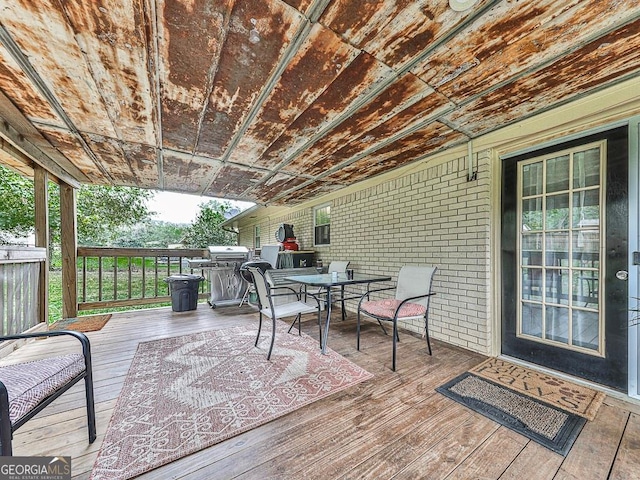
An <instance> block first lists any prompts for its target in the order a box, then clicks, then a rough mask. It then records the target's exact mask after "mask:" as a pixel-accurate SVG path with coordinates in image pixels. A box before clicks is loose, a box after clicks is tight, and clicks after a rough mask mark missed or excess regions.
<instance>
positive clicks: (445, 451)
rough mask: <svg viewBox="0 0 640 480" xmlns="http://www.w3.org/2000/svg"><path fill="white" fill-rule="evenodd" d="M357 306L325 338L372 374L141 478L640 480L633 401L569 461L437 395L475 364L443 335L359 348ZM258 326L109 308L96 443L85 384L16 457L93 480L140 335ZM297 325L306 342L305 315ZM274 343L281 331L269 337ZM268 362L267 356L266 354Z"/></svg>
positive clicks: (602, 418) (377, 338) (243, 319)
mask: <svg viewBox="0 0 640 480" xmlns="http://www.w3.org/2000/svg"><path fill="white" fill-rule="evenodd" d="M353 317H354V316H353V314H350V315H349V318H348V319H347V320H346V321H344V322H342V321H340V320H339V312H336V313H335V316H334V320H333V322H332V325H331V332H330V335H329V346H330V348H332V349H334V350H336V351H337V352H339V353H340V354H342V355H343V356H345V357H347V358H349V359H351V360H352V361H353V362H355V363H357V364H358V365H360V366H362V367H363V368H365V369H367V370H368V371H370V372H371V373H373V374H374V375H375V376H374V378H373V379H372V380H369V381H367V382H363V383H361V384H358V385H356V386H354V387H352V388H349V389H347V390H344V391H341V392H338V393H336V394H334V395H331V396H329V397H327V398H325V399H322V400H319V401H317V402H314V403H312V404H310V405H307V406H305V407H303V408H300V409H298V410H296V411H294V412H292V413H290V414H288V415H285V416H284V417H281V418H279V419H277V420H275V421H273V422H270V423H268V424H266V425H263V426H260V427H258V428H256V429H254V430H251V431H249V432H246V433H243V434H241V435H238V436H236V437H233V438H231V439H229V440H227V441H225V442H222V443H220V444H218V445H214V446H213V447H210V448H208V449H205V450H203V451H201V452H197V453H195V454H193V455H190V456H188V457H185V458H182V459H180V460H178V461H176V462H173V463H171V464H169V465H166V466H164V467H161V468H158V469H156V470H153V471H151V472H148V473H146V474H143V475H142V476H140V477H138V478H141V479H145V480H151V479H154V480H159V479H162V480H165V479H169V478H171V479H181V480H209V479H216V480H217V479H232V478H234V479H235V478H237V479H260V480H262V479H266V478H272V479H299V478H305V480H311V479H323V480H326V479H361V478H371V479H385V478H393V479H430V480H436V479H446V480H454V479H459V480H463V479H464V480H466V479H500V480H506V479H517V480H522V479H527V480H534V479H540V480H546V479H558V480H559V479H575V478H579V479H593V480H600V479H616V480H622V479H625V480H626V479H640V455H639V453H640V415H639V412H640V409H639V408H638V406H637V405H632V404H629V403H626V402H623V401H620V400H619V399H614V398H610V397H607V399H606V401H605V404H604V405H603V406H602V407H601V409H600V411H599V412H598V415H597V417H596V418H595V420H594V421H593V422H588V423H587V424H586V426H585V427H584V429H583V430H582V433H581V434H580V436H579V437H578V439H577V441H576V443H575V444H574V447H573V448H572V450H571V451H570V452H569V454H568V455H567V456H566V457H562V456H560V455H558V454H556V453H553V452H551V451H549V450H547V449H545V448H543V447H541V446H539V445H538V444H536V443H533V442H531V441H529V440H528V439H526V438H525V437H523V436H521V435H519V434H517V433H514V432H513V431H511V430H508V429H506V428H504V427H502V426H500V425H499V424H497V423H495V422H493V421H491V420H488V419H487V418H485V417H483V416H481V415H479V414H477V413H474V412H472V411H470V410H468V409H466V408H465V407H463V406H461V405H459V404H457V403H455V402H453V401H452V400H450V399H448V398H446V397H444V396H442V395H440V394H438V393H436V392H435V391H434V389H435V387H437V386H439V385H441V384H442V383H444V382H445V381H446V380H448V379H450V378H453V377H455V376H456V375H459V374H460V373H462V372H464V371H465V370H467V369H468V368H470V367H472V366H474V365H476V364H478V363H480V362H481V361H482V360H483V357H482V356H481V355H478V354H475V353H473V352H469V351H466V350H463V349H460V348H457V347H453V346H450V345H447V344H445V343H443V342H438V341H434V342H433V356H431V357H430V356H429V355H427V353H426V344H425V341H424V340H423V339H421V338H418V337H415V336H412V335H411V334H408V333H405V334H401V342H400V344H399V349H398V371H397V372H395V373H394V372H392V371H391V369H390V366H391V340H390V338H389V337H385V336H384V334H383V333H382V331H381V330H380V328H379V327H378V326H377V324H373V323H370V324H367V325H366V326H365V327H363V333H362V335H363V336H362V350H361V351H360V352H358V351H356V349H355V319H354V318H353ZM247 323H249V324H256V323H257V314H256V313H255V312H254V310H253V309H252V308H251V307H242V308H237V307H225V308H218V309H216V310H211V309H209V308H207V306H206V304H200V305H199V307H198V309H197V310H195V311H192V312H180V313H174V312H172V311H171V309H169V308H164V309H154V310H147V311H142V312H141V311H136V312H127V313H118V314H114V315H113V317H112V319H111V320H110V321H109V323H107V325H106V326H105V327H104V328H103V329H102V330H101V331H99V332H92V333H89V334H88V336H89V338H90V340H91V344H92V351H93V361H94V376H95V395H96V408H97V427H98V439H97V440H96V442H95V443H94V444H93V445H89V444H88V442H87V430H86V424H85V421H86V416H85V408H84V393H83V388H82V385H77V386H76V387H74V388H73V389H72V390H71V391H70V392H67V393H66V394H65V395H63V396H62V397H60V398H59V399H58V400H56V402H54V403H53V404H52V405H51V406H49V407H48V408H47V409H46V410H45V411H43V412H42V413H41V414H40V415H39V416H38V417H37V418H35V419H33V420H31V421H30V422H28V423H27V424H26V425H25V426H23V427H22V428H21V429H19V430H18V431H17V432H16V435H15V439H14V454H15V455H70V456H71V457H72V468H73V470H72V472H73V478H75V479H87V478H89V475H90V472H91V468H92V466H93V463H94V461H95V459H96V456H97V453H98V450H99V448H100V444H101V442H102V440H103V438H104V434H105V432H106V429H107V425H108V423H109V419H110V417H111V414H112V411H113V408H114V405H115V402H116V399H117V397H118V394H119V392H120V389H121V388H122V384H123V382H124V379H125V376H126V374H127V370H128V368H129V365H130V363H131V360H132V358H133V356H134V354H135V351H136V348H137V346H138V343H140V342H143V341H149V340H154V339H158V338H163V337H170V336H176V335H183V334H187V333H192V332H198V331H203V330H208V329H220V328H227V327H231V326H236V325H242V324H247ZM303 329H304V331H306V332H307V333H309V334H310V335H312V336H313V337H314V338H317V335H318V330H317V325H316V324H315V322H314V320H313V317H308V319H307V321H305V322H304V323H303ZM276 342H277V338H276ZM72 344H73V343H70V341H59V340H58V341H57V342H55V343H52V341H50V340H44V341H42V340H41V341H35V342H31V343H29V344H28V345H26V346H24V347H21V348H20V349H18V350H17V351H15V352H13V353H12V354H11V355H9V356H8V357H6V358H5V359H3V360H2V363H3V364H6V363H14V362H18V361H24V360H30V359H35V358H42V357H45V356H47V355H52V354H56V353H59V352H62V351H67V350H68V346H69V345H72ZM265 361H266V360H265Z"/></svg>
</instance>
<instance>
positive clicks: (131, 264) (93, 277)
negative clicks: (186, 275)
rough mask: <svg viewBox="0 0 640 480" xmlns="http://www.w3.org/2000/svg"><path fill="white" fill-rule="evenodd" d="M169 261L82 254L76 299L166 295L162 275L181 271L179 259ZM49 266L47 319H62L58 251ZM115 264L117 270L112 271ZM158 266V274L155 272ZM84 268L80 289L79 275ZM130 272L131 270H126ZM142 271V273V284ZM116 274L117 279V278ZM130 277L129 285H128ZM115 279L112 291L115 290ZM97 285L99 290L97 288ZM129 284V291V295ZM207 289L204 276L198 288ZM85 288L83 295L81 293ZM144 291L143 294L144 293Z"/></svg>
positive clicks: (118, 309) (89, 312)
mask: <svg viewBox="0 0 640 480" xmlns="http://www.w3.org/2000/svg"><path fill="white" fill-rule="evenodd" d="M174 262H175V261H172V262H171V263H170V264H169V266H167V263H166V257H165V263H161V262H158V263H156V260H155V258H150V257H145V258H141V257H132V258H125V257H118V258H117V266H116V265H115V261H114V258H113V257H103V258H102V264H101V265H100V262H99V260H98V258H97V257H85V258H84V264H83V259H79V260H78V281H79V284H78V301H79V302H83V301H86V302H94V301H99V300H100V297H102V300H105V301H108V300H125V299H129V298H132V299H137V298H153V297H155V296H157V295H159V296H164V295H169V290H168V284H167V283H166V281H165V278H166V277H168V276H170V275H174V274H177V273H179V272H180V265H179V263H174ZM51 265H52V269H51V270H50V272H49V323H53V322H55V321H57V320H60V319H62V270H61V268H60V267H61V259H60V255H59V252H57V254H55V253H54V255H53V258H52V259H51ZM100 266H101V267H102V285H100V278H99V277H100V274H99V268H100ZM114 267H116V268H115V271H116V273H115V274H114ZM156 270H157V275H156ZM83 272H86V278H85V286H84V291H83V286H82V284H81V282H82V279H83V278H82V276H83ZM129 272H131V273H129ZM143 272H144V273H145V276H144V277H145V278H144V285H143ZM116 278H117V282H116ZM129 279H131V286H129ZM114 283H117V284H116V285H115V292H114ZM100 288H101V289H102V291H101V292H100ZM129 288H131V295H129ZM208 289H209V285H208V282H207V280H206V279H205V281H204V282H201V283H200V289H199V291H200V292H201V293H202V292H206V291H208ZM84 292H86V299H83V294H84ZM143 292H144V295H143ZM170 305H171V302H158V303H151V304H147V305H133V306H127V307H110V308H101V309H94V310H80V311H78V315H79V316H85V315H93V314H97V313H112V312H122V311H128V310H144V309H148V308H156V307H166V306H170Z"/></svg>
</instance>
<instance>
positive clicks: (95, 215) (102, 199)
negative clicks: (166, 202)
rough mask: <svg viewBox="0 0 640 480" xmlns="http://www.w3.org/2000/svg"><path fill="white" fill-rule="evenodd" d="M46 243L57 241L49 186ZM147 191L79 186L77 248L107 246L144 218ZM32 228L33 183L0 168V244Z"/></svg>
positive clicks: (56, 211)
mask: <svg viewBox="0 0 640 480" xmlns="http://www.w3.org/2000/svg"><path fill="white" fill-rule="evenodd" d="M48 190H49V240H50V242H51V243H52V244H58V243H59V242H60V190H59V188H58V186H57V185H55V184H53V183H49V188H48ZM152 196H153V193H152V192H151V191H148V190H141V189H138V188H132V187H110V186H109V187H107V186H96V185H82V186H81V188H80V189H79V190H78V193H77V202H76V203H77V221H78V244H79V245H109V244H111V243H112V242H113V241H114V240H115V239H116V238H117V237H118V236H119V235H120V233H121V232H122V231H124V230H125V229H127V228H130V227H131V226H133V225H136V224H137V223H139V222H141V221H143V220H145V219H147V218H148V217H149V215H150V212H149V210H148V208H147V205H146V202H147V200H148V199H149V198H151V197H152ZM34 226H35V208H34V193H33V182H32V181H31V180H29V179H26V178H24V177H22V176H21V175H19V174H18V173H15V172H13V171H12V170H10V169H8V168H5V167H2V166H0V235H2V234H5V235H4V237H2V236H0V241H1V240H2V239H4V240H5V241H6V240H7V235H6V234H10V235H15V236H26V235H28V234H30V233H32V232H33V230H34Z"/></svg>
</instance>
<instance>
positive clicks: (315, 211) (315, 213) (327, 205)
mask: <svg viewBox="0 0 640 480" xmlns="http://www.w3.org/2000/svg"><path fill="white" fill-rule="evenodd" d="M324 209H327V216H328V217H329V221H328V222H327V223H322V224H318V223H317V220H318V212H319V211H320V210H324ZM323 227H326V230H327V232H326V237H327V239H328V240H327V243H318V236H319V233H318V229H319V228H323ZM322 236H324V234H322ZM330 245H331V204H330V203H325V204H322V205H318V206H316V207H313V246H314V247H328V246H330Z"/></svg>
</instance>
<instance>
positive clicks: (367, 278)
mask: <svg viewBox="0 0 640 480" xmlns="http://www.w3.org/2000/svg"><path fill="white" fill-rule="evenodd" d="M285 278H286V280H288V281H290V282H294V283H299V284H301V285H305V286H311V287H320V288H325V289H326V291H327V293H326V294H327V298H326V303H327V318H326V320H325V325H324V335H322V338H321V339H320V343H321V345H322V353H323V354H326V353H327V351H326V350H327V339H328V337H329V324H330V322H331V303H332V302H331V289H332V287H340V286H346V285H357V284H366V285H367V291H369V284H371V283H375V282H388V281H390V280H391V277H390V276H389V275H376V274H368V273H354V274H353V276H352V277H348V276H347V274H346V273H338V274H337V275H336V274H331V273H318V274H316V275H291V276H288V277H285ZM364 294H366V292H363V295H364Z"/></svg>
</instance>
